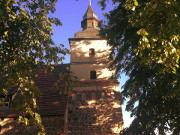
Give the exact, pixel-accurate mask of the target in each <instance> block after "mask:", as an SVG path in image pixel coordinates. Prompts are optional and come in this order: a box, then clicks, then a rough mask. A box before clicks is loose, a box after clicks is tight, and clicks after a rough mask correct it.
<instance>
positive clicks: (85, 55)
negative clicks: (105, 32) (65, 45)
mask: <svg viewBox="0 0 180 135" xmlns="http://www.w3.org/2000/svg"><path fill="white" fill-rule="evenodd" d="M70 44H71V62H94V63H96V64H100V63H108V62H109V54H110V46H107V45H106V41H105V40H103V41H102V40H97V41H91V40H80V41H76V40H75V41H71V43H70ZM92 48H93V49H94V50H95V55H94V56H90V54H89V51H90V49H92Z"/></svg>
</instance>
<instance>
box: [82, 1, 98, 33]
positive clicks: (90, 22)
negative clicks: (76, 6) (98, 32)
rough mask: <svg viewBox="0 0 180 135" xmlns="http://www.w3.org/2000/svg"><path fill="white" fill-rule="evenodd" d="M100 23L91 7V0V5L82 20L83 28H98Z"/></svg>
mask: <svg viewBox="0 0 180 135" xmlns="http://www.w3.org/2000/svg"><path fill="white" fill-rule="evenodd" d="M98 23H99V21H98V17H97V15H96V13H95V12H94V11H93V9H92V7H91V0H89V6H88V9H87V11H86V13H85V14H84V16H83V20H82V21H81V27H82V28H83V30H85V29H89V28H94V29H98Z"/></svg>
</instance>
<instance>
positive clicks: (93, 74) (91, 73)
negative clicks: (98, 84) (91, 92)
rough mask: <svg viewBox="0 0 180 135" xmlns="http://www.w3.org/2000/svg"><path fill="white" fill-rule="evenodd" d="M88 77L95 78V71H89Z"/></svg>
mask: <svg viewBox="0 0 180 135" xmlns="http://www.w3.org/2000/svg"><path fill="white" fill-rule="evenodd" d="M90 79H96V71H91V72H90Z"/></svg>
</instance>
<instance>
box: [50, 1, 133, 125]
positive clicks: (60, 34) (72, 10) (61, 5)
mask: <svg viewBox="0 0 180 135" xmlns="http://www.w3.org/2000/svg"><path fill="white" fill-rule="evenodd" d="M97 1H98V0H92V3H91V5H92V8H93V10H94V12H95V13H96V14H97V15H98V19H99V20H103V19H105V17H104V16H103V14H104V13H105V12H109V11H110V10H111V9H113V7H114V5H113V4H112V3H111V1H109V2H108V3H107V8H106V9H105V10H104V11H102V10H101V7H100V5H97ZM88 3H89V0H78V1H76V0H59V1H58V2H57V3H56V13H55V14H52V15H51V16H53V17H57V18H59V19H60V21H61V22H62V24H63V25H62V27H59V26H58V27H56V26H53V28H54V35H53V36H52V38H53V40H54V42H55V43H56V44H57V45H58V44H64V45H65V48H68V49H70V45H69V42H68V38H71V37H74V34H75V33H76V32H78V31H81V30H82V28H81V21H82V18H83V15H84V14H85V12H86V10H87V8H88ZM64 63H70V56H69V55H67V56H66V59H65V61H64ZM126 80H127V77H126V76H125V75H122V77H121V78H120V79H119V82H120V88H121V86H122V85H123V84H124V83H125V81H126ZM122 108H123V119H124V126H125V127H127V126H128V125H129V124H130V123H131V121H132V118H130V115H129V113H128V112H126V111H125V105H123V106H122Z"/></svg>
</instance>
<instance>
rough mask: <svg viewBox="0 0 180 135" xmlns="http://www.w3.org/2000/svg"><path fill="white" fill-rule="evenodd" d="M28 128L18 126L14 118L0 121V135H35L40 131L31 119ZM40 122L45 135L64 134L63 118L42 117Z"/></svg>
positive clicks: (21, 125) (22, 125)
mask: <svg viewBox="0 0 180 135" xmlns="http://www.w3.org/2000/svg"><path fill="white" fill-rule="evenodd" d="M29 121H30V125H29V127H27V126H25V125H24V124H18V123H17V122H16V120H15V119H14V118H4V119H1V120H0V126H1V129H0V135H37V134H38V132H39V131H40V129H39V127H38V126H37V125H35V124H34V121H33V120H32V119H29ZM42 122H43V125H44V127H45V130H46V133H47V135H50V134H53V135H55V134H58V135H61V134H63V133H64V117H62V116H61V117H58V116H54V117H52V116H49V117H42Z"/></svg>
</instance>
